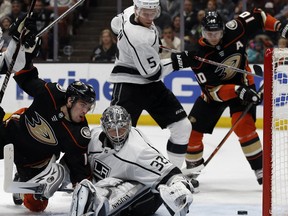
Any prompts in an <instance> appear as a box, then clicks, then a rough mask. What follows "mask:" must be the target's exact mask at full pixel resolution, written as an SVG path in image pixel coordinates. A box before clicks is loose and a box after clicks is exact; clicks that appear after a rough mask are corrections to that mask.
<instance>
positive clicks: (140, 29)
mask: <svg viewBox="0 0 288 216" xmlns="http://www.w3.org/2000/svg"><path fill="white" fill-rule="evenodd" d="M133 9H134V7H133V6H132V7H130V8H127V9H126V10H125V11H124V12H123V13H122V14H119V15H117V16H116V17H114V18H113V19H112V21H111V28H112V29H113V31H114V33H116V34H117V35H118V41H117V47H118V51H119V53H118V56H117V58H116V61H115V67H114V69H113V71H112V73H111V75H110V77H109V78H108V81H109V82H111V83H122V82H124V83H127V82H128V83H135V84H146V83H151V82H154V81H157V80H160V79H161V78H162V77H164V76H165V75H167V74H169V73H171V72H172V71H173V67H172V62H171V59H170V58H169V59H163V60H160V56H159V41H160V39H159V35H158V30H157V28H156V26H155V25H154V24H152V25H151V27H150V28H147V27H144V26H142V25H140V24H138V23H137V22H136V21H135V19H134V18H135V15H134V11H133Z"/></svg>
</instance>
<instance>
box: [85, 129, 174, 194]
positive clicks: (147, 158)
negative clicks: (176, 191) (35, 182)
mask: <svg viewBox="0 0 288 216" xmlns="http://www.w3.org/2000/svg"><path fill="white" fill-rule="evenodd" d="M101 132H102V129H101V127H96V128H93V129H92V139H91V141H90V143H89V149H88V159H89V162H90V164H91V167H92V170H93V176H94V178H96V179H98V180H99V179H104V178H106V177H115V178H119V179H122V180H130V181H131V180H132V181H133V180H134V181H138V182H141V183H142V184H144V185H146V186H149V187H151V189H152V191H153V190H155V188H156V187H157V186H158V184H159V183H160V182H161V180H162V179H163V178H164V177H165V176H166V175H168V174H169V172H170V171H171V170H172V169H174V168H175V166H174V165H173V164H172V163H170V162H169V161H168V160H167V159H166V158H165V157H164V156H163V155H162V154H161V153H159V152H158V150H157V149H155V148H154V147H153V146H152V145H151V144H150V142H149V140H147V138H146V137H145V136H144V135H143V134H142V132H141V131H139V129H136V128H134V127H132V128H131V131H130V133H129V136H128V139H127V140H126V142H125V143H124V145H123V147H122V148H121V150H120V151H119V152H116V151H115V150H114V149H111V148H109V147H107V146H106V145H105V143H102V142H101V141H100V140H101V138H100V139H99V136H100V134H101ZM102 134H103V133H102Z"/></svg>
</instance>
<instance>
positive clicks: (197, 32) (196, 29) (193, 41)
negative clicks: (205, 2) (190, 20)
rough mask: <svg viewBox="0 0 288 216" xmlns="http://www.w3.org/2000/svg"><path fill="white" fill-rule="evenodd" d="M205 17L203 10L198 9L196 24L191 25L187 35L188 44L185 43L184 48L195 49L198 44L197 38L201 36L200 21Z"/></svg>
mask: <svg viewBox="0 0 288 216" xmlns="http://www.w3.org/2000/svg"><path fill="white" fill-rule="evenodd" d="M204 17H205V11H204V10H199V11H198V13H197V24H196V25H194V26H193V27H192V30H191V31H190V35H189V39H190V40H189V42H190V43H189V44H187V45H186V46H187V47H186V48H185V50H190V51H196V49H197V46H198V40H199V39H200V38H201V37H202V25H201V21H202V19H203V18H204Z"/></svg>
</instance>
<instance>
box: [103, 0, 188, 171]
mask: <svg viewBox="0 0 288 216" xmlns="http://www.w3.org/2000/svg"><path fill="white" fill-rule="evenodd" d="M159 12H160V6H159V0H134V5H133V6H132V7H129V8H127V9H126V10H125V11H124V12H123V13H122V14H119V15H117V16H116V17H114V18H113V19H112V21H111V28H112V30H113V31H114V33H115V34H117V35H118V36H117V38H118V41H117V47H118V50H119V53H118V56H117V58H116V61H115V67H114V68H113V71H112V72H111V75H110V77H109V78H108V81H109V82H110V83H113V84H114V87H113V93H112V100H111V104H112V105H120V106H123V107H124V108H125V109H126V110H127V111H128V113H130V115H131V119H132V125H133V126H136V125H137V121H138V119H139V117H140V115H141V113H142V111H143V110H146V111H147V112H148V113H149V114H150V115H151V117H152V118H153V119H154V120H155V121H156V122H157V124H158V125H159V126H160V127H161V128H168V129H169V130H170V132H171V136H170V138H169V140H168V142H167V154H168V158H169V159H170V161H171V162H172V163H174V164H175V165H176V166H178V167H179V168H182V164H183V162H184V157H185V153H186V150H187V144H188V141H189V136H190V132H191V123H190V122H189V120H188V118H187V114H186V112H185V110H184V109H183V107H182V105H181V104H180V102H179V101H178V100H177V98H176V97H175V95H174V94H173V93H172V92H171V91H170V90H169V89H168V88H167V87H166V86H165V85H164V83H163V82H162V80H161V79H162V78H163V77H165V76H166V75H167V74H169V73H171V72H172V71H173V68H172V64H171V59H162V60H160V57H159V52H160V50H159V42H160V39H159V35H158V31H157V28H156V26H155V25H154V23H153V20H154V19H155V18H157V17H158V15H159Z"/></svg>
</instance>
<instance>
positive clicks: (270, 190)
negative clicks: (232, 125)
mask: <svg viewBox="0 0 288 216" xmlns="http://www.w3.org/2000/svg"><path fill="white" fill-rule="evenodd" d="M263 122H264V128H263V131H264V133H263V145H264V147H263V153H264V164H263V173H264V177H263V214H262V215H263V216H268V215H273V216H278V215H279V216H280V215H281V216H284V215H288V49H287V48H283V49H280V48H274V49H268V50H267V51H266V53H265V63H264V121H263Z"/></svg>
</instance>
